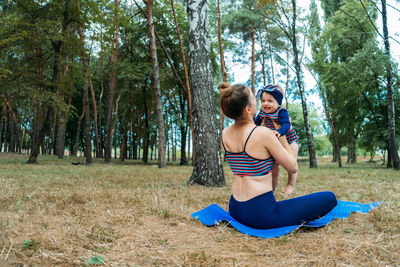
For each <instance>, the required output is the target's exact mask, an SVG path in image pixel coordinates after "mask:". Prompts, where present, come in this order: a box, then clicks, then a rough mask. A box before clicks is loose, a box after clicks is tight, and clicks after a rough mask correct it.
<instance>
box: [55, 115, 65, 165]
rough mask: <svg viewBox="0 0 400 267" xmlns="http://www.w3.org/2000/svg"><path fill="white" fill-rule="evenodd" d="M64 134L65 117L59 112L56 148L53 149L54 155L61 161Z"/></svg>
mask: <svg viewBox="0 0 400 267" xmlns="http://www.w3.org/2000/svg"><path fill="white" fill-rule="evenodd" d="M66 132H67V122H66V116H65V114H64V113H63V112H60V113H59V116H58V123H57V135H56V147H55V149H56V155H57V157H58V158H59V159H62V158H63V157H64V149H65V133H66Z"/></svg>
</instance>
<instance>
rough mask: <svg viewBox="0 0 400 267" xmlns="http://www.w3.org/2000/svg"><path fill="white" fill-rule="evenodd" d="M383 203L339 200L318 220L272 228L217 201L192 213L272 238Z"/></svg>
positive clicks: (212, 222) (210, 222) (205, 220)
mask: <svg viewBox="0 0 400 267" xmlns="http://www.w3.org/2000/svg"><path fill="white" fill-rule="evenodd" d="M382 203H383V202H373V203H370V204H361V203H357V202H349V201H340V200H338V204H337V206H336V207H334V208H333V209H332V210H331V211H330V212H329V213H328V214H326V215H325V216H323V217H321V218H319V219H317V220H314V221H310V222H308V223H306V224H303V225H292V226H285V227H279V228H272V229H255V228H251V227H248V226H246V225H243V224H241V223H240V222H238V221H236V220H235V219H234V218H232V217H231V215H230V214H229V212H227V211H225V210H224V209H223V208H221V207H220V206H218V205H217V204H215V203H214V204H211V205H210V206H208V207H206V208H204V209H202V210H199V211H196V212H194V213H193V214H192V217H193V218H196V219H198V220H199V221H201V222H202V223H203V224H205V225H207V226H213V225H215V224H217V223H219V222H222V221H226V222H228V223H229V224H230V225H231V226H232V227H233V228H235V229H236V230H238V231H239V232H242V233H243V234H246V235H251V236H257V237H261V238H272V237H278V236H282V235H285V234H288V233H290V232H292V231H293V230H295V229H297V228H299V227H300V226H307V227H320V226H324V225H327V224H328V223H330V222H331V221H332V220H333V219H347V218H348V217H349V216H350V214H351V213H352V212H360V213H368V212H369V211H371V210H372V209H376V208H377V207H379V205H381V204H382Z"/></svg>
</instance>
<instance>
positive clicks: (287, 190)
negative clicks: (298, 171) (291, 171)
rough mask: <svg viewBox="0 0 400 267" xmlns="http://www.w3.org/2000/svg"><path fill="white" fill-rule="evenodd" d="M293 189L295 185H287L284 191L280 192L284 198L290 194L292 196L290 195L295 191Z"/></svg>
mask: <svg viewBox="0 0 400 267" xmlns="http://www.w3.org/2000/svg"><path fill="white" fill-rule="evenodd" d="M295 188H296V186H295V185H292V184H287V185H286V187H285V189H283V190H282V193H283V194H284V195H285V196H289V195H290V194H292V193H293V192H294V189H295Z"/></svg>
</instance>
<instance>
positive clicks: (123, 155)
mask: <svg viewBox="0 0 400 267" xmlns="http://www.w3.org/2000/svg"><path fill="white" fill-rule="evenodd" d="M127 135H128V131H127V129H126V128H124V129H123V134H122V142H121V161H125V158H126V144H127V139H128V138H127Z"/></svg>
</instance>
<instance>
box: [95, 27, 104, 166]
mask: <svg viewBox="0 0 400 267" xmlns="http://www.w3.org/2000/svg"><path fill="white" fill-rule="evenodd" d="M102 36H103V35H102V34H101V37H100V49H101V51H100V95H99V101H98V103H97V104H98V105H99V106H98V108H97V110H98V113H99V119H98V133H99V140H98V141H99V155H96V157H99V158H102V157H103V129H102V117H101V115H102V108H101V103H102V99H103V93H104V81H103V76H104V75H103V39H102V38H103V37H102Z"/></svg>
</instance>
